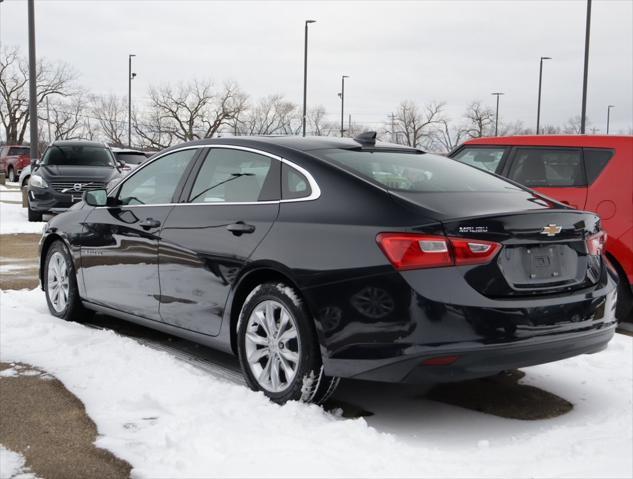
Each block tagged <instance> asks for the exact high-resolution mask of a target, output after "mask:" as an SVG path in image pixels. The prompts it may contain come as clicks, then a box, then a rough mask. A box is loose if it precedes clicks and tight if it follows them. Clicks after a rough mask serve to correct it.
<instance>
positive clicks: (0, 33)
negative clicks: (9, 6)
mask: <svg viewBox="0 0 633 479" xmlns="http://www.w3.org/2000/svg"><path fill="white" fill-rule="evenodd" d="M2 2H4V0H0V53H2V8H1V7H2Z"/></svg>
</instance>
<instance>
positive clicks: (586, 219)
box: [444, 209, 603, 297]
mask: <svg viewBox="0 0 633 479" xmlns="http://www.w3.org/2000/svg"><path fill="white" fill-rule="evenodd" d="M444 230H445V233H446V235H447V236H452V237H462V238H469V239H480V240H486V241H495V242H497V243H500V244H501V245H502V249H501V251H500V252H499V253H498V254H497V256H496V257H495V259H494V260H493V261H491V262H490V263H488V264H485V265H481V266H476V267H473V268H472V269H470V270H469V271H467V272H466V273H465V277H466V280H467V281H468V283H469V284H470V285H471V286H472V287H473V288H475V289H476V290H477V291H479V292H480V293H482V294H484V295H486V296H489V297H504V296H520V295H538V294H546V293H560V292H564V291H572V290H575V289H580V288H583V287H588V286H591V285H593V284H595V283H596V282H597V281H598V280H599V278H600V274H601V272H602V267H603V264H602V257H601V256H594V255H591V254H589V252H588V248H587V239H588V238H589V237H590V236H592V235H594V234H596V233H598V232H599V231H600V219H599V218H598V216H596V215H594V214H592V213H586V212H582V211H575V210H565V209H561V210H541V211H534V212H522V213H507V214H500V215H487V216H479V217H470V218H464V219H455V220H450V221H445V222H444Z"/></svg>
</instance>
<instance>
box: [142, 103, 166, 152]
mask: <svg viewBox="0 0 633 479" xmlns="http://www.w3.org/2000/svg"><path fill="white" fill-rule="evenodd" d="M132 128H133V129H134V132H135V133H136V138H137V141H136V143H138V146H139V147H141V148H143V149H150V150H162V149H163V148H167V147H169V146H171V145H172V143H173V142H174V140H175V136H174V134H173V129H172V127H171V126H170V125H169V119H163V117H162V116H161V112H160V110H159V109H157V108H155V107H154V108H152V109H151V110H150V111H149V113H147V114H145V115H143V116H139V115H138V114H137V112H136V111H132Z"/></svg>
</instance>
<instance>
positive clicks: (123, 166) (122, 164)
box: [116, 160, 125, 168]
mask: <svg viewBox="0 0 633 479" xmlns="http://www.w3.org/2000/svg"><path fill="white" fill-rule="evenodd" d="M116 161H117V163H118V164H119V168H125V161H123V160H116Z"/></svg>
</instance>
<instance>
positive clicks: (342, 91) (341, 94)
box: [338, 75, 349, 138]
mask: <svg viewBox="0 0 633 479" xmlns="http://www.w3.org/2000/svg"><path fill="white" fill-rule="evenodd" d="M346 78H349V76H348V75H341V93H339V94H338V96H339V97H340V98H341V138H343V134H344V133H345V124H344V121H345V79H346Z"/></svg>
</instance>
